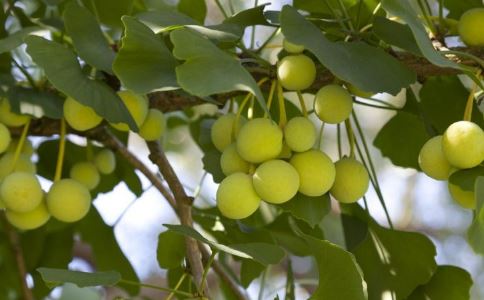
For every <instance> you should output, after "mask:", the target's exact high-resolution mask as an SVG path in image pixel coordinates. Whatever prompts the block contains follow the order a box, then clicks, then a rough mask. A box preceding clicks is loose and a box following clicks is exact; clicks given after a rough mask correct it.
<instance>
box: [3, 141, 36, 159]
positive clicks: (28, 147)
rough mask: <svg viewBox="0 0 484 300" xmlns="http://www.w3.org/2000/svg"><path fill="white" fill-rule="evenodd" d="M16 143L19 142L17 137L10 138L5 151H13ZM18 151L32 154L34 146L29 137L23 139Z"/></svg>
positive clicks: (15, 148)
mask: <svg viewBox="0 0 484 300" xmlns="http://www.w3.org/2000/svg"><path fill="white" fill-rule="evenodd" d="M18 143H19V140H18V139H12V140H11V141H10V144H9V145H8V148H7V152H13V153H15V151H16V150H17V146H18ZM20 152H21V153H23V154H26V155H28V156H32V155H33V154H34V146H33V145H32V142H31V141H30V140H29V139H25V141H24V144H23V146H22V149H21V150H20Z"/></svg>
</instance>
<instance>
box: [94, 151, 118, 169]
mask: <svg viewBox="0 0 484 300" xmlns="http://www.w3.org/2000/svg"><path fill="white" fill-rule="evenodd" d="M93 162H94V165H95V166H96V168H97V169H98V171H99V173H101V174H111V173H112V172H113V171H114V169H115V168H116V156H115V155H114V153H113V151H111V150H109V149H103V150H101V151H99V152H98V153H96V155H94V160H93Z"/></svg>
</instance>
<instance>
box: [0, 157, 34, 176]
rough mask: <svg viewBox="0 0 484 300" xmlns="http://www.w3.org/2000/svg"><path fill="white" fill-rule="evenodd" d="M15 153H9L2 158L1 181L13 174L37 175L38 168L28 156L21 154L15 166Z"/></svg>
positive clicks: (0, 166) (0, 160) (0, 163)
mask: <svg viewBox="0 0 484 300" xmlns="http://www.w3.org/2000/svg"><path fill="white" fill-rule="evenodd" d="M14 156H15V155H14V153H12V152H7V153H5V154H4V155H3V156H2V157H1V158H0V180H1V179H3V178H5V177H6V176H7V175H9V174H11V173H12V172H25V173H30V174H32V175H35V173H37V167H36V166H35V164H34V163H33V162H32V161H31V160H30V157H29V156H27V155H26V154H20V156H19V158H18V160H17V163H16V164H15V166H14V165H13V158H14Z"/></svg>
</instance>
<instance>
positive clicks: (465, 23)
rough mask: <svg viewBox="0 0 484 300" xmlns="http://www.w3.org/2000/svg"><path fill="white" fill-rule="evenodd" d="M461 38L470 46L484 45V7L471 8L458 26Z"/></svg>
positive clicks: (463, 15)
mask: <svg viewBox="0 0 484 300" xmlns="http://www.w3.org/2000/svg"><path fill="white" fill-rule="evenodd" d="M457 30H458V32H459V35H460V38H461V39H462V41H463V42H464V43H466V44H467V45H469V46H484V8H483V7H477V8H472V9H469V10H468V11H466V12H464V13H463V14H462V16H461V17H460V20H459V24H458V26H457Z"/></svg>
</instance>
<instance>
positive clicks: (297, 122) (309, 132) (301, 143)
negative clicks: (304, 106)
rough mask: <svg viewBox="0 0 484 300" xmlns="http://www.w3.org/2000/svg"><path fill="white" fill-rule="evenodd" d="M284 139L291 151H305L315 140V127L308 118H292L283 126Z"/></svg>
mask: <svg viewBox="0 0 484 300" xmlns="http://www.w3.org/2000/svg"><path fill="white" fill-rule="evenodd" d="M284 139H285V142H286V144H287V145H288V146H289V148H290V149H291V150H292V151H295V152H304V151H307V150H309V149H311V148H312V147H313V146H314V143H315V142H316V128H314V124H313V122H311V121H310V120H309V119H308V118H305V117H295V118H292V119H291V120H289V122H287V124H286V126H285V127H284Z"/></svg>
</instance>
